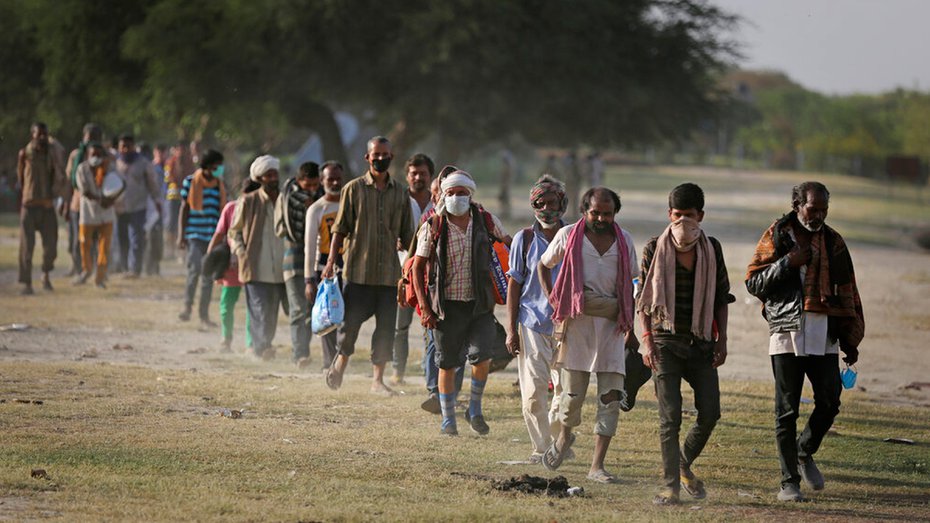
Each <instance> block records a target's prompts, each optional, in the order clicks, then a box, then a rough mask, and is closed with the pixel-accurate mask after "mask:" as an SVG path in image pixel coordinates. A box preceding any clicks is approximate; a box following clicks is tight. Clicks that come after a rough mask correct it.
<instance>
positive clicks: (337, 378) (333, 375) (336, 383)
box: [323, 354, 345, 390]
mask: <svg viewBox="0 0 930 523" xmlns="http://www.w3.org/2000/svg"><path fill="white" fill-rule="evenodd" d="M337 358H339V354H336V356H335V357H333V361H332V362H331V363H330V364H329V367H327V368H326V370H325V371H324V372H323V378H324V379H325V380H326V386H327V387H329V388H330V389H332V390H339V387H341V386H342V375H343V373H344V372H345V369H343V370H342V372H336V371H334V370H333V368H335V367H336V359H337Z"/></svg>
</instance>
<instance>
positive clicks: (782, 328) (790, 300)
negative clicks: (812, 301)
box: [746, 255, 804, 334]
mask: <svg viewBox="0 0 930 523" xmlns="http://www.w3.org/2000/svg"><path fill="white" fill-rule="evenodd" d="M746 290H748V291H749V294H752V295H753V296H755V297H756V298H759V299H760V300H762V303H763V307H762V317H763V318H765V320H766V321H767V322H768V323H769V333H770V334H773V333H776V332H792V331H797V330H799V329H800V328H801V311H802V308H803V302H804V290H803V289H802V288H801V275H800V272H799V270H798V269H794V268H791V267H790V266H788V256H787V255H783V256H782V257H781V258H779V259H778V261H777V262H775V263H773V264H771V265H769V266H768V267H766V268H765V269H763V270H761V271H758V272H756V273H753V275H752V276H750V277H749V279H747V280H746Z"/></svg>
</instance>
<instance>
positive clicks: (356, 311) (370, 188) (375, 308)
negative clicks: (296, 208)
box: [322, 136, 414, 396]
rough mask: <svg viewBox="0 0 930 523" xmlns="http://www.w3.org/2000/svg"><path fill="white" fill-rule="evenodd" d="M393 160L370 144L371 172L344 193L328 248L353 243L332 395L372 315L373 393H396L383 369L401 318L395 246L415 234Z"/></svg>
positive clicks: (326, 273) (377, 143)
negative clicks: (365, 323) (393, 174)
mask: <svg viewBox="0 0 930 523" xmlns="http://www.w3.org/2000/svg"><path fill="white" fill-rule="evenodd" d="M393 158H394V154H393V152H392V148H391V142H390V141H388V139H387V138H385V137H383V136H376V137H374V138H372V139H371V140H368V152H367V153H366V154H365V160H367V161H368V172H367V173H365V175H364V176H360V177H358V178H356V179H354V180H352V181H351V182H349V183H347V184H346V185H345V187H343V189H342V198H341V200H340V203H339V214H338V215H337V216H336V223H335V224H333V239H332V244H331V245H330V249H329V252H330V253H338V252H341V251H342V250H343V246H344V243H345V241H346V240H349V244H348V246H346V248H345V267H344V269H343V281H344V282H345V288H344V289H343V297H344V298H345V303H346V311H345V322H344V323H343V325H342V327H340V328H339V333H338V338H339V341H338V346H339V353H338V354H337V356H336V358H335V359H334V360H333V363H332V365H330V368H329V369H328V370H327V371H326V385H327V386H328V387H329V388H330V389H333V390H335V389H338V388H339V387H340V386H341V385H342V377H343V374H344V373H345V370H346V368H347V366H348V364H349V358H350V357H351V356H352V354H354V353H355V341H356V340H357V339H358V333H359V330H360V329H361V327H362V324H363V323H364V322H365V321H366V320H368V319H369V318H371V317H372V316H374V317H375V332H374V334H372V339H371V364H372V371H373V372H372V374H373V378H372V383H371V392H372V393H373V394H378V395H381V396H393V395H394V394H396V393H395V392H394V391H393V390H391V389H390V388H389V387H388V386H387V385H385V383H384V367H385V365H386V364H387V362H389V361H391V359H392V357H393V346H394V325H395V322H396V319H397V280H398V279H399V278H400V260H398V258H397V241H398V239H399V240H400V244H401V245H410V240H411V239H412V238H413V230H414V229H413V216H412V213H411V210H410V200H409V197H408V195H407V190H406V188H405V187H404V186H403V185H401V184H400V183H398V181H397V180H395V179H394V178H392V177H391V175H390V173H389V172H388V168H389V167H390V166H391V160H392V159H393ZM336 261H337V260H336V256H330V257H329V259H328V260H327V262H326V267H325V268H324V269H323V273H322V277H323V278H333V277H335V275H336Z"/></svg>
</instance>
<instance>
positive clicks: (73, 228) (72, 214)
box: [68, 211, 82, 274]
mask: <svg viewBox="0 0 930 523" xmlns="http://www.w3.org/2000/svg"><path fill="white" fill-rule="evenodd" d="M80 222H81V213H80V211H68V253H69V254H71V271H72V272H74V273H75V274H80V273H81V267H82V264H81V232H80V227H81V223H80Z"/></svg>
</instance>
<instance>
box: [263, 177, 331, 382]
mask: <svg viewBox="0 0 930 523" xmlns="http://www.w3.org/2000/svg"><path fill="white" fill-rule="evenodd" d="M319 189H320V167H319V166H318V165H317V164H316V163H314V162H305V163H303V164H301V166H300V168H299V169H298V170H297V176H296V177H294V178H291V179H290V180H288V181H287V182H286V183H285V184H284V190H283V191H282V192H281V195H280V196H278V201H277V202H276V203H275V220H274V223H275V233H276V234H277V235H278V236H279V237H280V238H283V239H284V262H283V263H284V266H283V274H284V287H285V288H286V289H287V303H288V316H289V317H290V320H291V345H292V346H293V347H292V349H293V353H292V356H291V359H292V360H293V362H294V363H295V364H296V365H297V367H298V368H301V369H303V368H305V367H307V365H309V364H310V308H309V306H308V304H307V296H306V294H305V292H304V291H305V286H304V283H305V281H304V248H305V246H304V232H305V230H304V221H305V217H306V215H307V208H308V207H310V205H311V204H312V203H313V201H314V200H315V199H316V194H317V191H318V190H319Z"/></svg>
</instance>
